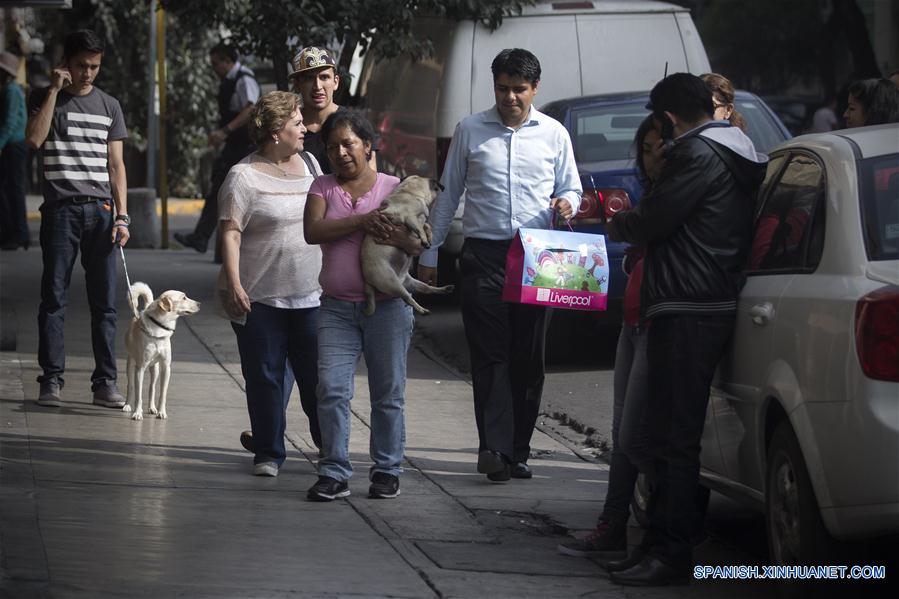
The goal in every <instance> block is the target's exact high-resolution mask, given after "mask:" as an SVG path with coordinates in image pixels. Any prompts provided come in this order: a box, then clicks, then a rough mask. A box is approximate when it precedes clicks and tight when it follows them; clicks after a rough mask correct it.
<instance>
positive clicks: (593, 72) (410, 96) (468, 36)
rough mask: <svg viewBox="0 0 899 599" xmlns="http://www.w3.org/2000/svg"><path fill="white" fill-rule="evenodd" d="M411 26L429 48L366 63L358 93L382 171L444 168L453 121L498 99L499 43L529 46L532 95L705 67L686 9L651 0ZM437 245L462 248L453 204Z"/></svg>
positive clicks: (542, 6) (573, 92)
mask: <svg viewBox="0 0 899 599" xmlns="http://www.w3.org/2000/svg"><path fill="white" fill-rule="evenodd" d="M414 32H415V34H416V35H418V36H421V37H427V38H430V39H431V40H432V42H433V44H434V49H435V50H436V52H435V56H434V57H433V58H429V59H426V60H422V61H418V62H413V61H411V60H409V59H396V60H389V61H381V62H378V63H375V62H374V60H372V59H371V58H369V59H368V60H367V61H366V62H365V63H364V65H363V68H362V73H361V74H360V77H359V81H358V88H357V94H358V95H360V96H361V97H362V105H363V106H364V107H365V108H366V109H367V110H368V113H369V116H370V118H371V119H372V122H373V123H374V124H375V127H376V129H377V130H378V133H379V134H380V136H381V140H380V145H379V152H378V162H379V170H383V171H385V172H388V173H395V174H399V175H411V174H421V175H426V176H432V177H433V176H440V174H441V173H442V170H443V162H444V160H445V158H446V152H447V150H448V149H449V142H450V139H451V138H452V135H453V131H454V129H455V127H456V124H457V123H458V122H459V121H460V120H462V119H463V118H464V117H466V116H468V115H470V114H472V113H475V112H479V111H481V110H485V109H487V108H489V107H490V106H491V105H493V104H494V96H493V75H492V73H491V72H490V63H491V62H492V61H493V58H494V56H496V55H497V54H498V53H499V52H500V50H503V49H504V48H525V49H527V50H530V51H531V52H533V53H534V54H535V55H536V56H537V58H538V59H539V60H540V65H541V68H542V71H543V74H542V76H541V78H540V85H539V88H538V91H537V97H536V98H535V101H534V102H535V105H537V106H542V105H544V104H546V103H547V102H550V101H552V100H558V99H561V98H570V97H573V96H582V95H589V94H603V93H613V92H627V91H646V90H649V89H651V88H652V86H653V85H654V84H655V83H656V82H657V81H658V80H659V79H661V78H662V76H663V74H664V72H665V65H666V63H667V65H668V72H669V73H676V72H682V71H686V72H692V73H697V74H698V73H705V72H709V71H710V70H711V68H710V67H709V61H708V57H707V56H706V53H705V49H704V48H703V45H702V41H701V40H700V39H699V34H698V33H697V32H696V28H695V26H694V25H693V21H692V20H691V18H690V12H689V11H688V10H687V9H685V8H682V7H680V6H675V5H673V4H668V3H665V2H651V1H642V0H635V1H624V0H619V1H605V0H593V1H592V2H540V3H538V4H537V5H535V6H531V7H527V8H525V9H524V11H523V13H522V14H521V15H514V16H508V17H506V18H505V19H503V23H502V25H501V26H500V27H499V28H498V29H497V30H496V31H493V32H491V31H490V30H489V29H487V28H486V27H484V26H483V25H482V24H480V23H475V22H472V21H461V22H457V21H452V20H447V19H437V18H422V19H419V20H417V21H416V23H415V26H414ZM459 210H460V213H459V214H457V218H456V221H455V223H454V230H451V231H450V235H449V236H448V237H447V240H446V242H445V243H444V245H443V247H442V248H441V249H442V250H443V251H444V252H445V253H448V254H450V255H456V254H458V252H459V250H460V248H461V243H462V236H461V231H460V230H459V227H460V222H461V221H460V219H459V218H458V217H459V216H460V215H461V210H462V205H461V204H460V207H459Z"/></svg>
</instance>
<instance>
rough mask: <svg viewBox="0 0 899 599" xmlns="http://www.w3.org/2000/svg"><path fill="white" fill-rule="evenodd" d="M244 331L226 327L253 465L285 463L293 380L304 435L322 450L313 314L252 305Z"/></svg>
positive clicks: (239, 327) (315, 315)
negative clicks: (239, 376)
mask: <svg viewBox="0 0 899 599" xmlns="http://www.w3.org/2000/svg"><path fill="white" fill-rule="evenodd" d="M250 308H251V310H250V312H249V314H247V322H246V324H244V325H239V324H236V323H231V327H232V328H233V329H234V333H235V334H236V335H237V349H238V351H239V352H240V368H241V371H242V372H243V378H244V381H245V382H246V387H247V391H246V393H247V411H248V412H249V413H250V427H251V428H252V429H253V445H254V446H255V449H256V457H255V458H253V463H254V464H259V463H262V462H275V463H277V464H278V466H280V465H281V464H283V463H284V460H285V459H286V457H287V448H286V447H285V445H284V431H285V430H286V429H287V402H288V400H289V399H290V392H291V391H292V389H293V381H294V377H296V382H297V386H298V387H299V388H300V403H301V404H302V406H303V412H305V413H306V416H307V417H308V418H309V432H310V434H311V435H312V440H313V441H314V442H315V444H316V445H318V446H321V433H320V432H319V427H318V412H317V410H316V403H317V401H316V394H315V388H316V385H317V384H318V370H317V366H316V364H317V362H318V343H317V341H316V334H317V327H318V308H302V309H287V308H275V307H272V306H267V305H265V304H260V303H259V302H253V303H252V304H251V305H250Z"/></svg>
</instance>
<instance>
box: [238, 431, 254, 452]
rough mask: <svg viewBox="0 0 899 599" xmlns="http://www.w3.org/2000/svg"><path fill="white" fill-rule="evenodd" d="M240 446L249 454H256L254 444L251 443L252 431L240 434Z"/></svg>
mask: <svg viewBox="0 0 899 599" xmlns="http://www.w3.org/2000/svg"><path fill="white" fill-rule="evenodd" d="M240 444H241V445H242V446H243V448H244V449H246V450H247V451H249V452H250V453H256V443H254V442H253V431H243V432H242V433H240Z"/></svg>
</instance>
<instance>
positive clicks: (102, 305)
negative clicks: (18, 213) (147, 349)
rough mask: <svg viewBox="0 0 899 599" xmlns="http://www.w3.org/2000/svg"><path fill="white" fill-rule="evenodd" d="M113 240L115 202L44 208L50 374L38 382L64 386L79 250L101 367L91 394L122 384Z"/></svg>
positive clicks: (45, 358) (41, 338) (43, 362)
mask: <svg viewBox="0 0 899 599" xmlns="http://www.w3.org/2000/svg"><path fill="white" fill-rule="evenodd" d="M111 235H112V202H111V201H110V200H92V201H89V202H86V203H83V204H74V203H72V202H71V201H70V200H60V201H56V202H51V203H47V202H45V203H44V204H43V205H42V206H41V254H42V256H43V261H44V271H43V275H42V276H41V305H40V309H39V310H38V317H37V322H38V350H37V360H38V364H40V366H41V369H43V371H44V374H43V375H42V376H39V377H38V379H37V380H38V382H49V381H56V382H58V383H59V384H60V385H62V384H63V377H62V374H63V372H65V366H66V354H65V343H64V339H63V328H64V324H65V316H66V306H67V305H68V303H69V284H70V283H71V281H72V269H73V268H74V266H75V258H76V257H77V256H78V251H79V250H80V251H81V266H83V267H84V281H85V284H86V287H87V301H88V304H89V306H90V311H91V345H92V347H93V350H94V363H95V366H94V372H93V374H91V388H92V389H94V390H96V389H97V387H99V386H100V385H103V384H107V383H114V382H115V380H116V363H115V336H116V308H115V298H116V268H115V253H114V252H113V249H114V247H115V246H114V244H113V243H112V239H111Z"/></svg>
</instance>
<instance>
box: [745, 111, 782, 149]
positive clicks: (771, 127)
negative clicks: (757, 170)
mask: <svg viewBox="0 0 899 599" xmlns="http://www.w3.org/2000/svg"><path fill="white" fill-rule="evenodd" d="M736 108H737V110H738V111H739V112H740V114H742V115H743V118H744V119H746V135H747V136H749V139H751V140H752V144H753V145H754V146H755V149H756V150H757V151H759V152H768V151H770V150H771V148H773V147H774V146H776V145H777V144H779V143H780V142H782V141H783V140H784V139H786V136H785V135H784V134H783V132H782V131H781V129H780V128H779V127H778V126H777V123H776V122H775V121H774V117H772V116H771V113H770V112H768V111H767V110H765V109H764V108H763V107H762V105H761V104H760V103H759V101H758V100H756V99H750V100H741V99H738V100H737V101H736Z"/></svg>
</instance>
